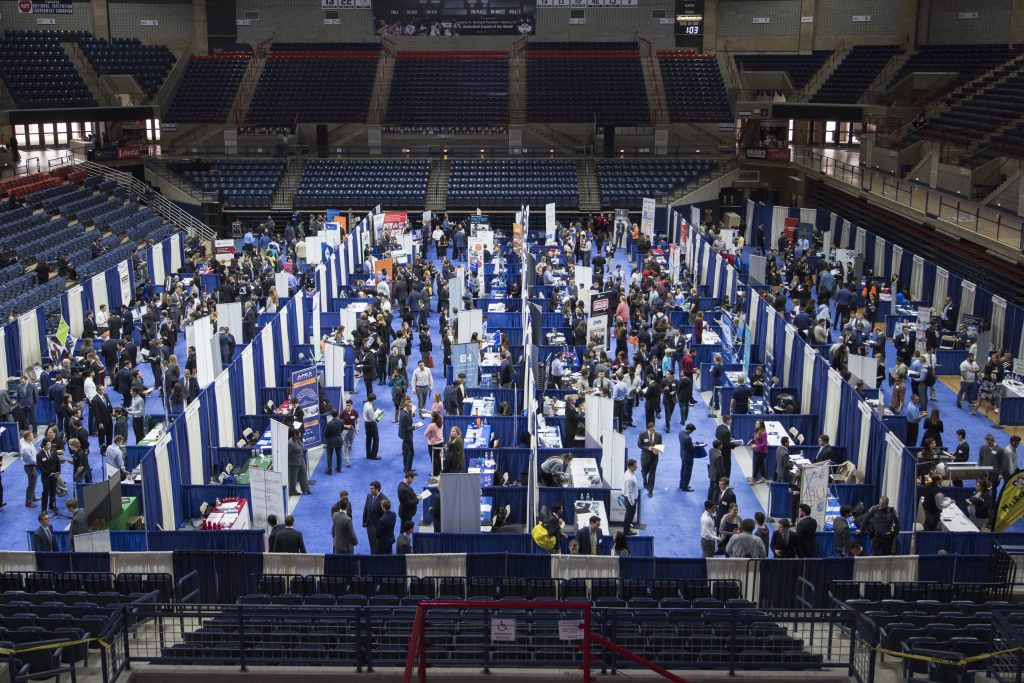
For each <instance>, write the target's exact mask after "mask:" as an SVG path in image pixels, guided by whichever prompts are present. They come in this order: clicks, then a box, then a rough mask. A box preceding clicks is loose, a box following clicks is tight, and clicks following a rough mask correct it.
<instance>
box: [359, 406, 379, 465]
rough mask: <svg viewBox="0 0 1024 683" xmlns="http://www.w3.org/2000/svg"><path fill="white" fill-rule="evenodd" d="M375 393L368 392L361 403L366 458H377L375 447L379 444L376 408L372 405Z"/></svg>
mask: <svg viewBox="0 0 1024 683" xmlns="http://www.w3.org/2000/svg"><path fill="white" fill-rule="evenodd" d="M376 398H377V395H376V394H374V393H372V392H371V393H370V394H368V395H367V397H366V402H365V403H363V425H364V426H365V427H366V459H367V460H377V459H378V458H379V457H380V456H378V455H377V449H378V447H379V446H380V434H379V432H378V431H377V408H376V406H374V405H373V402H374V401H375V400H376Z"/></svg>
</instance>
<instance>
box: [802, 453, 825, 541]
mask: <svg viewBox="0 0 1024 683" xmlns="http://www.w3.org/2000/svg"><path fill="white" fill-rule="evenodd" d="M828 473H829V463H828V462H823V463H818V464H815V465H810V466H808V467H804V468H803V469H802V470H800V502H801V503H806V504H807V505H809V506H810V508H811V517H813V518H814V519H815V520H816V521H817V522H818V528H819V529H824V528H825V511H826V510H827V509H828Z"/></svg>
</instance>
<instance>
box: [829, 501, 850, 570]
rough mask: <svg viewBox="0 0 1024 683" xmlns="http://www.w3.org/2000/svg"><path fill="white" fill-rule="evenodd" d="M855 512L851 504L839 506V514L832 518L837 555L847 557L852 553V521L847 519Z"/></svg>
mask: <svg viewBox="0 0 1024 683" xmlns="http://www.w3.org/2000/svg"><path fill="white" fill-rule="evenodd" d="M851 514H853V508H851V507H850V506H849V505H842V506H840V507H839V516H838V517H834V518H833V519H832V536H833V544H834V545H835V549H836V555H839V557H846V556H847V555H849V554H850V523H849V522H848V521H847V520H848V519H849V517H850V515H851Z"/></svg>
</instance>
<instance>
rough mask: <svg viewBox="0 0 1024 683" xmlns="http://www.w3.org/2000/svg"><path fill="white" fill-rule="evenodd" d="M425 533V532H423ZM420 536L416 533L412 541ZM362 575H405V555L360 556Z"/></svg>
mask: <svg viewBox="0 0 1024 683" xmlns="http://www.w3.org/2000/svg"><path fill="white" fill-rule="evenodd" d="M424 535H426V534H424ZM419 538H421V536H420V535H416V537H415V539H414V540H413V543H415V542H416V540H418V539H419ZM362 565H363V575H364V576H405V574H406V572H405V555H366V556H364V557H363V558H362Z"/></svg>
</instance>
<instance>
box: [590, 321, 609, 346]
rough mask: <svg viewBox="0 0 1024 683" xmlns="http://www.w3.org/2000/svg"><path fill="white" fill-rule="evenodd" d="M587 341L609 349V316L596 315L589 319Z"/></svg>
mask: <svg viewBox="0 0 1024 683" xmlns="http://www.w3.org/2000/svg"><path fill="white" fill-rule="evenodd" d="M587 343H588V345H593V346H597V347H598V348H602V349H605V350H607V349H608V318H607V317H605V316H603V315H594V316H591V317H590V318H588V319H587Z"/></svg>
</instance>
